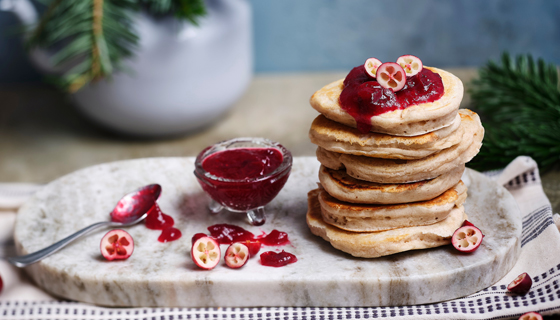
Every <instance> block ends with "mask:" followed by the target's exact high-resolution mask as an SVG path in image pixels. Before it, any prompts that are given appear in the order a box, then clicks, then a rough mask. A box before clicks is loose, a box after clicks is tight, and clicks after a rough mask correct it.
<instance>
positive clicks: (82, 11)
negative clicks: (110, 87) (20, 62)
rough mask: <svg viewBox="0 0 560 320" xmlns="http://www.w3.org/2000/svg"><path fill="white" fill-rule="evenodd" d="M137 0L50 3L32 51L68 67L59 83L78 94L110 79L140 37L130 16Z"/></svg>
mask: <svg viewBox="0 0 560 320" xmlns="http://www.w3.org/2000/svg"><path fill="white" fill-rule="evenodd" d="M136 1H137V0H80V1H75V0H54V1H53V0H47V1H45V2H46V3H47V5H48V9H47V13H46V14H45V15H43V17H42V18H41V21H40V22H39V24H38V26H37V28H36V29H35V30H34V32H33V36H32V37H30V38H29V40H28V45H29V47H43V48H48V49H49V50H50V51H52V52H54V54H53V56H52V63H53V64H54V65H56V66H60V65H65V66H70V67H68V71H66V72H65V73H64V74H63V75H62V76H61V77H60V78H59V79H58V81H57V83H58V84H59V85H61V86H62V87H64V88H65V89H66V90H68V91H69V92H75V91H77V90H79V89H80V88H81V87H83V86H84V85H85V84H87V83H88V82H90V81H92V80H99V79H101V78H106V77H109V76H110V75H111V74H112V72H113V70H114V69H115V67H117V68H119V67H120V62H121V61H122V59H123V58H126V57H128V56H130V55H132V49H133V48H134V47H135V46H136V44H137V42H138V36H137V35H136V33H134V32H133V31H132V30H133V29H132V19H131V14H132V13H133V12H134V11H135V10H136V9H137V3H136Z"/></svg>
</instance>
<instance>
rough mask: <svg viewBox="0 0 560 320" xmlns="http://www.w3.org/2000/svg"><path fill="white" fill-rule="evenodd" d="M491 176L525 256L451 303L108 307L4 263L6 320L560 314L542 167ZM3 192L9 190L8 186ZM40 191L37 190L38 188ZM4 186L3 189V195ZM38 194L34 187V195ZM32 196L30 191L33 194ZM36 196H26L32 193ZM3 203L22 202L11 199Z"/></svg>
mask: <svg viewBox="0 0 560 320" xmlns="http://www.w3.org/2000/svg"><path fill="white" fill-rule="evenodd" d="M487 175H488V176H489V177H491V178H493V179H494V180H496V181H498V182H499V183H501V184H503V185H504V186H505V187H506V188H507V189H508V190H509V191H510V192H511V193H512V195H513V196H514V198H515V199H516V201H517V203H518V205H519V208H520V209H521V213H522V219H523V233H522V239H521V242H522V243H521V245H522V247H521V255H520V257H519V260H518V261H517V263H516V265H515V266H514V267H513V269H512V270H511V271H510V272H509V273H508V274H507V275H506V276H505V277H504V278H503V279H501V280H500V281H499V282H498V283H496V284H495V285H494V286H492V287H490V288H487V289H484V290H482V291H480V292H477V293H475V294H472V295H470V296H467V297H464V298H459V299H455V300H451V301H446V302H440V303H433V304H426V305H418V306H401V307H371V308H276V307H271V308H103V307H97V306H92V305H88V304H84V303H74V302H62V301H57V300H54V299H53V298H52V297H51V296H49V295H48V294H46V293H45V292H44V291H42V290H41V289H39V288H37V287H35V286H33V285H32V284H31V283H30V282H29V280H28V279H27V278H26V277H25V276H24V275H23V274H22V272H20V270H18V269H17V268H15V267H12V266H10V265H8V263H7V262H6V261H5V260H0V275H1V276H2V278H3V279H4V291H3V292H2V293H1V294H0V318H2V319H114V318H119V319H123V320H125V319H188V318H191V319H206V318H209V319H251V318H255V319H257V318H273V319H321V318H325V319H357V318H359V319H364V318H390V319H490V318H491V319H507V318H511V319H517V318H519V316H520V315H521V314H523V313H525V312H529V311H538V312H540V313H541V314H543V315H551V314H560V232H559V229H558V228H557V227H556V225H555V223H554V220H555V219H556V220H559V223H558V224H559V225H560V219H558V218H560V216H558V215H555V217H554V218H553V214H552V208H551V206H550V202H549V201H548V199H547V198H546V196H545V194H544V192H543V190H542V186H541V182H540V176H539V171H538V167H537V164H536V163H535V161H534V160H533V159H531V158H530V157H518V158H516V159H515V160H514V161H512V162H511V163H510V164H509V165H508V166H507V167H506V168H505V169H504V170H502V171H494V172H488V173H487ZM4 187H6V186H5V185H4ZM35 189H36V187H35ZM1 190H2V184H0V191H1ZM28 190H32V189H28ZM31 192H32V191H31ZM29 193H30V192H28V193H27V195H29ZM7 198H8V197H6V196H4V197H2V195H1V194H0V208H1V207H2V204H1V201H2V200H4V201H5V203H16V202H17V203H22V201H23V200H24V197H21V194H20V198H19V199H18V200H17V201H14V200H9V201H13V202H9V201H6V200H5V199H7ZM14 220H15V212H13V211H12V212H7V211H4V212H2V211H0V257H6V256H7V255H9V254H12V253H13V243H12V242H11V237H12V232H13V222H14ZM523 272H527V273H529V275H530V276H531V277H532V279H533V286H532V287H531V291H530V292H529V293H527V294H526V295H524V296H517V295H512V294H509V293H507V290H506V286H507V284H508V283H509V282H511V281H512V280H513V279H514V278H515V277H517V275H519V274H521V273H523Z"/></svg>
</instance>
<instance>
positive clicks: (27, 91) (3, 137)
mask: <svg viewBox="0 0 560 320" xmlns="http://www.w3.org/2000/svg"><path fill="white" fill-rule="evenodd" d="M448 70H449V71H450V72H452V73H454V74H456V75H457V76H458V77H459V78H461V80H463V83H464V84H465V87H466V88H468V86H469V83H470V81H471V80H472V79H473V78H474V77H476V70H475V69H448ZM345 75H346V73H345V72H329V73H296V74H270V75H266V74H261V75H257V76H255V78H254V79H253V82H252V83H251V85H250V87H249V89H248V90H247V92H246V93H245V94H244V96H243V97H242V98H241V100H240V101H238V102H237V103H236V104H235V106H234V107H233V108H232V109H231V110H230V111H229V112H228V113H226V114H225V115H224V116H223V117H222V118H221V119H220V120H219V121H217V122H216V123H215V124H213V125H212V126H209V127H207V128H205V129H203V130H199V131H197V132H191V133H190V134H188V135H185V136H180V137H169V138H165V139H153V140H146V139H136V138H131V137H123V136H119V135H116V134H114V133H111V132H108V131H106V130H104V129H103V128H101V127H99V126H97V125H96V124H93V123H91V122H90V121H89V120H88V119H86V118H85V117H84V116H82V115H81V114H80V113H79V112H78V111H77V110H76V109H75V108H74V107H73V106H72V103H71V101H70V99H69V97H68V96H66V95H65V94H63V93H60V92H59V91H57V90H55V89H53V88H51V87H48V86H46V85H41V84H35V85H17V86H3V87H0V182H33V183H47V182H49V181H51V180H53V179H56V178H57V177H60V176H62V175H64V174H67V173H70V172H72V171H75V170H77V169H80V168H83V167H87V166H90V165H94V164H99V163H103V162H110V161H117V160H123V159H133V158H145V157H174V156H179V157H183V156H196V155H197V154H198V152H200V150H202V149H203V148H204V147H206V146H208V145H211V144H213V143H215V142H218V141H221V140H227V139H230V138H234V137H240V136H260V137H266V138H269V139H272V140H275V141H278V142H280V143H282V144H283V145H284V146H286V147H287V148H288V149H289V150H291V151H292V154H293V155H294V156H313V155H314V154H315V146H314V145H313V144H311V142H309V139H308V137H307V132H308V130H309V126H310V125H311V122H312V120H313V119H314V118H315V117H316V115H317V112H316V111H315V110H313V109H312V108H311V107H310V106H309V98H310V97H311V95H312V94H313V92H315V91H316V90H318V89H319V88H321V87H322V86H324V85H325V84H327V83H330V82H332V81H334V80H337V79H340V78H343V77H344V76H345ZM469 103H470V99H469V97H468V94H465V98H464V99H463V102H462V106H463V107H467V106H469ZM543 186H544V188H545V192H546V193H547V195H548V197H549V199H550V200H551V202H552V204H553V210H554V212H559V211H560V172H558V171H552V172H548V173H545V174H544V175H543Z"/></svg>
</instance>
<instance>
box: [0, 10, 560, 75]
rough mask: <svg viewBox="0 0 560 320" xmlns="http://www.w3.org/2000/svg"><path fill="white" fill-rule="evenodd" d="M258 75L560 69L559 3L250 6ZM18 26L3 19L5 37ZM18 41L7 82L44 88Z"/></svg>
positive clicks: (9, 54) (1, 68) (2, 45)
mask: <svg viewBox="0 0 560 320" xmlns="http://www.w3.org/2000/svg"><path fill="white" fill-rule="evenodd" d="M250 2H251V4H252V7H253V16H254V19H253V23H254V37H255V71H256V72H298V71H320V70H347V69H349V68H351V67H353V66H355V65H357V64H360V63H362V62H363V61H364V60H365V59H366V58H368V57H370V56H375V57H377V58H379V59H380V60H382V61H394V60H395V59H396V58H397V57H398V56H400V55H402V54H406V53H410V54H415V55H417V56H419V57H420V58H421V59H422V60H423V61H424V64H426V65H431V66H439V67H450V66H479V65H481V64H483V63H484V62H485V61H486V60H488V59H497V58H498V57H499V55H500V53H501V52H502V51H504V50H507V51H510V52H511V53H515V54H518V53H531V54H533V55H534V56H535V57H542V58H544V59H545V60H547V61H550V62H554V63H556V64H560V1H546V0H533V1H529V0H485V1H483V0H454V1H451V0H392V1H389V0H387V1H381V0H376V1H374V0H250ZM15 23H16V20H15V18H13V17H12V16H11V15H10V14H8V13H4V12H0V33H4V34H5V33H6V32H7V31H9V29H10V26H13V25H14V24H15ZM38 79H40V77H39V76H38V74H37V73H36V72H35V71H34V70H33V68H32V67H31V66H30V65H29V63H28V61H27V59H26V58H25V54H24V52H23V49H22V46H21V43H20V41H19V40H18V39H17V38H14V37H12V38H9V37H6V36H2V37H0V83H6V82H29V81H38Z"/></svg>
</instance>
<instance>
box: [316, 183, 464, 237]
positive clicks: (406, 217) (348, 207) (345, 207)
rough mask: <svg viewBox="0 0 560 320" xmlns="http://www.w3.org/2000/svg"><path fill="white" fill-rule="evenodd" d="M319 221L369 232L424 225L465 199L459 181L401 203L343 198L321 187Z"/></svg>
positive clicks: (432, 222)
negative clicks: (423, 198) (436, 193)
mask: <svg viewBox="0 0 560 320" xmlns="http://www.w3.org/2000/svg"><path fill="white" fill-rule="evenodd" d="M318 199H319V203H320V204H321V215H322V217H323V221H324V222H326V223H328V224H330V225H333V226H335V227H338V228H340V229H343V230H347V231H354V232H372V231H385V230H391V229H397V228H406V227H414V226H426V225H430V224H434V223H437V222H440V221H442V220H444V219H445V218H447V216H448V215H449V213H450V212H451V210H452V209H453V208H454V207H456V206H461V205H463V203H464V202H465V199H467V187H466V186H465V185H464V184H463V182H462V181H459V183H457V184H456V185H455V186H453V187H452V188H450V189H449V190H447V191H445V192H444V193H442V194H441V195H439V196H438V197H435V198H434V199H431V200H427V201H420V202H412V203H401V204H356V203H349V202H343V201H340V200H338V199H336V198H333V197H332V196H330V195H329V194H328V193H327V191H325V190H321V191H320V192H319V195H318Z"/></svg>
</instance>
